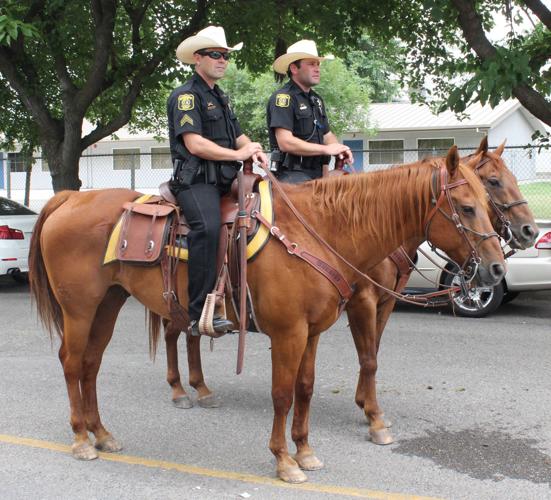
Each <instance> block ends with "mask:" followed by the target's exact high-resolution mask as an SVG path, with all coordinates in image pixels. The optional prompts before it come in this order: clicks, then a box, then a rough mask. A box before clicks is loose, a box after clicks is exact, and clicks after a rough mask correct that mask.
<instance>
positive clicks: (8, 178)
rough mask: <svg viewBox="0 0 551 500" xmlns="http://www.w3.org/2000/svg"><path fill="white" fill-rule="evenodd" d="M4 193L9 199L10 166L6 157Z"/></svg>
mask: <svg viewBox="0 0 551 500" xmlns="http://www.w3.org/2000/svg"><path fill="white" fill-rule="evenodd" d="M6 193H7V196H8V198H10V199H11V165H10V160H9V158H8V157H6Z"/></svg>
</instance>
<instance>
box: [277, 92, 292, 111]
mask: <svg viewBox="0 0 551 500" xmlns="http://www.w3.org/2000/svg"><path fill="white" fill-rule="evenodd" d="M290 103H291V96H290V95H289V94H277V95H276V101H275V105H276V106H277V107H279V108H288V107H289V104H290Z"/></svg>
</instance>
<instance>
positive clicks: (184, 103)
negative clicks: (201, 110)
mask: <svg viewBox="0 0 551 500" xmlns="http://www.w3.org/2000/svg"><path fill="white" fill-rule="evenodd" d="M194 107H195V96H194V95H193V94H182V95H179V96H178V109H179V110H181V111H191V110H192V109H193V108H194Z"/></svg>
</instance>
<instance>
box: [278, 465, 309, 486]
mask: <svg viewBox="0 0 551 500" xmlns="http://www.w3.org/2000/svg"><path fill="white" fill-rule="evenodd" d="M277 477H279V479H281V480H282V481H285V482H286V483H291V484H300V483H304V482H305V481H307V480H308V478H307V477H306V474H304V472H302V471H301V470H300V469H299V468H298V467H297V466H296V465H292V466H287V467H286V468H285V469H278V470H277Z"/></svg>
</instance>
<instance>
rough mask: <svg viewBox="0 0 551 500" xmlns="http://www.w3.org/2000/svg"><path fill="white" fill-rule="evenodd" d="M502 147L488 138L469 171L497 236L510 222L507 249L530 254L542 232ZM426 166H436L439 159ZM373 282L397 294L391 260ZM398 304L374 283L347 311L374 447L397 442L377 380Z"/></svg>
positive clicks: (360, 398)
mask: <svg viewBox="0 0 551 500" xmlns="http://www.w3.org/2000/svg"><path fill="white" fill-rule="evenodd" d="M504 147H505V143H503V144H501V145H500V146H499V147H498V148H497V149H496V150H495V151H494V152H493V153H492V152H489V151H488V140H487V137H484V138H483V139H482V141H481V143H480V146H479V147H478V150H477V151H476V152H475V153H474V156H476V155H479V154H481V155H482V158H481V161H480V162H479V163H478V164H472V163H471V166H474V167H476V172H477V174H478V175H479V177H480V179H481V180H482V182H483V184H484V186H485V188H486V190H487V192H488V195H489V197H490V199H491V200H493V202H494V203H495V208H492V207H491V208H490V211H489V214H490V218H491V220H492V224H493V226H494V228H495V229H496V231H497V232H498V233H500V234H505V233H506V228H504V227H503V224H504V222H507V224H508V227H509V229H510V231H511V236H512V238H511V239H510V241H509V246H510V247H511V248H516V249H522V248H528V247H530V246H532V245H533V244H534V242H535V238H536V237H537V234H538V227H537V225H536V223H535V221H534V216H533V214H532V212H531V210H530V209H529V208H528V205H527V203H526V201H525V200H523V197H522V193H521V192H520V190H519V187H518V184H517V181H516V178H515V176H514V175H513V174H512V172H511V171H510V170H509V169H508V168H507V167H506V165H505V163H504V162H503V160H502V158H501V155H502V153H503V149H504ZM428 161H436V159H430V160H428ZM496 208H497V210H496ZM504 219H505V220H504ZM417 246H418V241H409V242H408V243H407V244H405V245H404V248H405V250H406V252H407V253H408V254H409V255H410V257H411V259H413V258H414V255H415V252H416V249H417ZM369 276H370V277H371V278H373V279H374V280H375V281H376V282H377V283H379V284H381V285H382V286H384V287H385V288H389V289H392V290H394V289H395V287H396V285H397V283H398V278H399V276H398V270H397V268H396V265H395V264H394V262H393V261H392V260H391V259H389V258H387V259H385V260H384V261H383V262H381V263H380V264H378V265H377V266H376V267H374V268H373V269H371V270H370V271H369ZM395 304H396V298H394V297H393V296H391V295H389V294H387V293H386V292H385V291H384V290H383V289H381V288H379V287H377V286H375V285H374V284H372V283H367V282H363V283H362V284H361V286H358V288H357V290H356V293H355V294H354V297H353V298H352V299H351V300H350V302H349V303H348V304H347V308H346V312H347V315H348V322H349V325H350V330H351V333H352V336H353V339H354V344H355V346H356V350H357V352H358V360H359V363H360V373H359V377H358V384H357V387H356V396H355V400H356V404H357V405H358V406H359V407H360V409H362V410H363V411H364V413H365V416H366V418H367V421H368V423H369V434H370V437H371V440H372V441H373V442H374V443H376V444H390V443H392V442H393V438H392V435H391V434H390V431H389V429H388V427H387V426H386V425H385V422H384V421H383V418H382V417H383V412H382V410H381V409H380V407H379V404H378V402H377V393H376V379H375V376H376V373H377V353H378V350H379V344H380V342H381V336H382V334H383V331H384V328H385V326H386V323H387V321H388V318H389V316H390V314H391V312H392V311H393V310H394V306H395Z"/></svg>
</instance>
